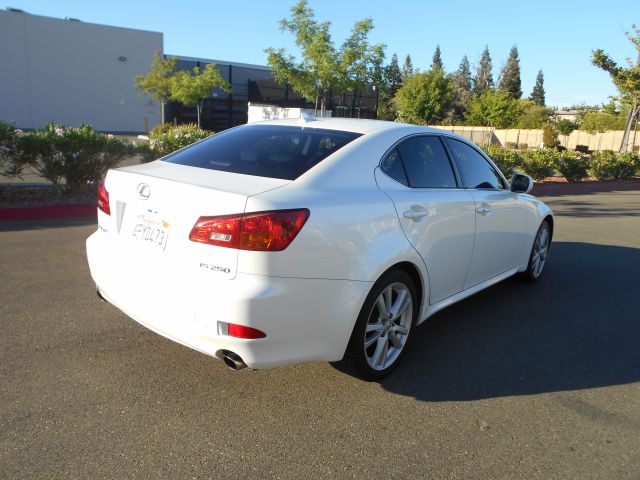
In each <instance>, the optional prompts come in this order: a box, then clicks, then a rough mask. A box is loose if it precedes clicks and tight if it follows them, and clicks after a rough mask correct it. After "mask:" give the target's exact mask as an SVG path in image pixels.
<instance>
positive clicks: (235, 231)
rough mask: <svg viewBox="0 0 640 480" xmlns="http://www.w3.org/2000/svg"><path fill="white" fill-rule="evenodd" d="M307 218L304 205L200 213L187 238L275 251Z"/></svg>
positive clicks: (282, 245) (256, 249)
mask: <svg viewBox="0 0 640 480" xmlns="http://www.w3.org/2000/svg"><path fill="white" fill-rule="evenodd" d="M308 218H309V210H308V209H306V208H300V209H295V210H274V211H269V212H254V213H239V214H235V215H224V216H220V217H200V218H199V219H198V221H197V222H196V224H195V225H194V226H193V229H192V230H191V233H190V234H189V240H191V241H192V242H199V243H206V244H208V245H216V246H218V247H227V248H237V249H239V250H253V251H260V252H279V251H282V250H284V249H285V248H287V247H288V246H289V245H290V244H291V242H292V241H293V239H294V238H296V235H298V233H299V232H300V230H301V229H302V227H303V226H304V224H305V222H306V221H307V219H308Z"/></svg>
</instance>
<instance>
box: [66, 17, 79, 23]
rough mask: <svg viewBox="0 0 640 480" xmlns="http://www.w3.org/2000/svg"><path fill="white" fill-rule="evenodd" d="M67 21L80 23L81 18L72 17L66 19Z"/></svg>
mask: <svg viewBox="0 0 640 480" xmlns="http://www.w3.org/2000/svg"><path fill="white" fill-rule="evenodd" d="M64 19H65V20H69V21H70V22H79V21H80V19H79V18H72V17H64Z"/></svg>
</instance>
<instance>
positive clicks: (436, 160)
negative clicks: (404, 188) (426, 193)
mask: <svg viewBox="0 0 640 480" xmlns="http://www.w3.org/2000/svg"><path fill="white" fill-rule="evenodd" d="M397 150H398V152H399V153H400V157H401V158H402V162H403V163H404V166H405V169H406V172H407V178H408V180H409V186H410V187H412V188H456V187H457V185H456V178H455V176H454V174H453V170H452V169H451V163H450V162H449V157H447V152H445V150H444V147H443V146H442V142H441V141H440V139H439V138H438V137H435V136H417V137H410V138H408V139H406V140H405V141H403V142H402V143H400V144H399V145H398V148H397Z"/></svg>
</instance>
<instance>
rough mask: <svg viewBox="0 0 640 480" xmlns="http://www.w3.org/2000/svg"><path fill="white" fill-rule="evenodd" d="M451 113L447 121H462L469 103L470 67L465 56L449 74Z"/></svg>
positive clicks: (470, 90)
mask: <svg viewBox="0 0 640 480" xmlns="http://www.w3.org/2000/svg"><path fill="white" fill-rule="evenodd" d="M451 83H452V86H453V88H452V91H451V96H452V99H451V112H450V113H449V115H448V118H447V120H449V121H450V122H451V123H457V122H460V121H462V120H463V119H464V114H465V112H466V111H467V107H468V106H469V103H471V98H472V96H473V94H472V87H473V79H472V78H471V66H470V65H469V59H468V58H467V56H466V55H465V56H464V57H462V61H461V62H460V66H459V67H458V70H456V71H455V72H453V73H452V74H451Z"/></svg>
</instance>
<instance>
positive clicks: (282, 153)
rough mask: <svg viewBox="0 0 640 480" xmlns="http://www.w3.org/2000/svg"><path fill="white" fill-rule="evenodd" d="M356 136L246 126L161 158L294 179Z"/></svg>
mask: <svg viewBox="0 0 640 480" xmlns="http://www.w3.org/2000/svg"><path fill="white" fill-rule="evenodd" d="M359 136H361V134H359V133H353V132H343V131H338V130H325V129H321V128H304V127H297V126H283V125H246V126H242V127H238V128H234V129H231V130H227V131H224V132H221V133H218V134H216V135H214V136H212V137H209V138H208V139H206V140H203V141H202V142H198V143H196V144H194V145H192V146H190V147H188V148H186V149H184V150H181V151H179V152H176V153H175V154H172V155H170V156H168V157H166V158H164V159H163V161H165V162H171V163H177V164H180V165H189V166H191V167H199V168H206V169H209V170H221V171H223V172H233V173H242V174H245V175H255V176H258V177H271V178H282V179H285V180H295V179H296V178H298V177H299V176H300V175H302V174H303V173H304V172H306V171H307V170H309V169H310V168H311V167H313V166H315V165H317V164H318V163H320V162H321V161H322V160H324V159H325V158H327V157H328V156H329V155H331V154H332V153H335V152H336V151H338V150H339V149H340V148H342V147H344V146H345V145H346V144H348V143H349V142H351V141H353V140H355V139H356V138H358V137H359Z"/></svg>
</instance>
